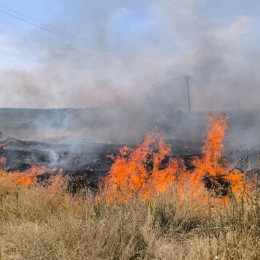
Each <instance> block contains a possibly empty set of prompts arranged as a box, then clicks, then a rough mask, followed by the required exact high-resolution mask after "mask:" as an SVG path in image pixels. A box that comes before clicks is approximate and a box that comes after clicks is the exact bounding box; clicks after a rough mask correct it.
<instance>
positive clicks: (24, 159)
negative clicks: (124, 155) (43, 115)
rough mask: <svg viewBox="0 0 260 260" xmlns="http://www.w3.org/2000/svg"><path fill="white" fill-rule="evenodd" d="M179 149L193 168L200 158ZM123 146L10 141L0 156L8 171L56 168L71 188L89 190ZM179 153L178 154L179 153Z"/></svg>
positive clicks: (1, 148)
mask: <svg viewBox="0 0 260 260" xmlns="http://www.w3.org/2000/svg"><path fill="white" fill-rule="evenodd" d="M171 145H172V146H174V147H176V148H175V150H174V154H175V156H179V157H181V158H182V159H183V160H184V163H185V166H186V167H187V168H189V169H192V165H191V161H192V158H193V157H194V156H200V154H199V150H198V149H197V150H196V149H194V148H190V149H188V148H186V150H185V149H184V150H183V149H180V148H178V147H181V144H180V143H172V144H171ZM120 147H122V145H118V144H104V143H84V144H83V143H78V144H65V143H59V142H36V141H22V140H17V139H13V138H12V139H10V138H9V139H7V140H5V141H2V142H1V145H0V157H2V158H5V161H6V162H5V165H2V166H1V167H4V168H5V169H6V170H7V171H10V172H13V171H18V172H24V171H26V170H28V169H29V168H31V167H32V165H35V166H46V167H47V168H50V169H53V168H55V169H57V173H59V172H62V175H65V176H68V177H69V179H70V180H71V182H69V189H70V190H71V191H75V190H76V189H78V188H80V187H81V188H83V187H89V188H91V189H94V190H95V189H96V188H97V187H98V183H99V182H100V180H101V179H102V178H103V177H104V176H106V175H107V174H108V172H109V170H110V168H111V165H112V163H113V161H112V159H111V158H109V156H108V155H111V154H116V153H118V151H119V148H120ZM186 147H187V146H186ZM178 153H179V154H178ZM176 154H177V155H176ZM48 177H49V175H48V173H46V174H43V175H42V176H39V177H38V179H39V181H42V180H45V179H48Z"/></svg>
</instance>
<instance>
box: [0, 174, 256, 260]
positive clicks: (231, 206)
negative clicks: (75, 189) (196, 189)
mask: <svg viewBox="0 0 260 260" xmlns="http://www.w3.org/2000/svg"><path fill="white" fill-rule="evenodd" d="M205 196H206V195H205ZM205 196H204V198H205ZM104 197H105V196H104ZM206 197H207V199H206V200H205V199H203V200H201V199H199V198H194V197H192V196H190V189H189V195H187V196H186V195H185V194H184V195H183V196H182V197H180V196H179V195H178V193H176V191H175V187H174V186H173V187H171V188H170V189H169V190H168V191H167V192H165V193H163V194H161V195H160V196H157V197H156V198H151V199H150V200H148V201H145V202H144V201H142V200H140V199H138V198H133V197H132V198H131V199H130V200H128V201H127V202H124V203H119V202H116V201H114V202H113V201H112V202H110V203H109V204H106V203H105V202H104V201H105V200H104V199H102V196H100V197H99V198H98V199H97V196H94V195H93V194H92V193H90V192H86V191H81V192H79V193H78V194H77V195H71V194H70V193H68V192H67V191H66V189H64V188H62V185H52V186H49V187H42V186H37V185H32V186H29V187H22V186H17V185H13V182H12V181H11V180H10V178H6V180H4V174H2V179H1V182H0V234H1V235H0V250H1V259H178V260H180V259H215V258H216V257H218V259H260V251H259V250H260V249H259V248H260V218H259V212H260V192H259V188H255V190H254V191H253V192H252V193H251V194H250V195H247V194H243V196H241V197H240V198H239V199H234V198H233V199H231V201H230V202H227V201H226V200H216V199H214V198H212V197H210V196H206Z"/></svg>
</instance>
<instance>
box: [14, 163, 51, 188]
mask: <svg viewBox="0 0 260 260" xmlns="http://www.w3.org/2000/svg"><path fill="white" fill-rule="evenodd" d="M45 172H46V168H45V166H40V167H37V166H34V165H33V166H32V167H31V168H30V169H28V170H27V171H25V172H23V173H14V174H12V178H13V179H14V180H15V181H17V183H19V184H20V185H22V186H23V187H28V186H30V185H32V184H35V183H36V180H37V176H38V175H41V174H44V173H45Z"/></svg>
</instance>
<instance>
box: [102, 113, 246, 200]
mask: <svg viewBox="0 0 260 260" xmlns="http://www.w3.org/2000/svg"><path fill="white" fill-rule="evenodd" d="M226 129H227V118H226V116H224V115H212V114H211V115H210V116H209V127H208V136H207V139H206V141H205V145H204V147H203V148H202V157H201V158H195V159H194V160H193V165H194V167H195V169H194V170H193V171H192V172H189V171H187V170H186V169H185V168H184V164H183V162H182V161H181V160H178V159H174V158H170V154H171V149H170V147H169V145H167V144H165V142H164V141H163V140H159V139H158V137H157V135H156V134H148V135H147V136H146V137H145V139H144V141H143V143H142V144H141V145H140V146H138V147H137V148H135V149H133V148H130V147H127V146H125V147H123V148H121V149H120V151H119V154H118V155H117V156H116V157H112V159H114V164H113V165H112V167H111V169H110V172H109V174H108V176H107V177H106V178H105V179H104V186H103V190H104V191H105V194H106V196H107V201H108V202H110V201H111V200H116V201H127V200H128V199H130V198H132V197H134V196H138V197H140V198H141V199H143V200H147V199H149V198H151V196H152V195H153V194H155V195H157V194H158V193H160V192H165V191H166V190H168V189H169V187H170V186H171V184H172V183H175V184H176V186H177V188H178V192H179V194H180V195H183V194H184V186H186V185H187V183H188V184H189V185H191V188H192V190H193V191H195V192H196V194H199V192H200V191H201V190H204V188H208V190H215V191H216V195H217V196H218V197H228V196H230V194H231V193H236V192H238V191H239V190H241V189H242V188H243V187H244V183H243V175H242V174H240V173H237V172H235V171H230V170H229V169H230V168H231V167H230V165H229V163H228V161H227V160H226V159H225V158H224V157H223V155H222V149H223V138H224V135H225V131H226ZM167 158H168V162H167ZM193 195H195V194H193Z"/></svg>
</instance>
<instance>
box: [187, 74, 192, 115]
mask: <svg viewBox="0 0 260 260" xmlns="http://www.w3.org/2000/svg"><path fill="white" fill-rule="evenodd" d="M186 84H187V97H188V111H189V115H191V106H190V84H189V76H187V77H186Z"/></svg>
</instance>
